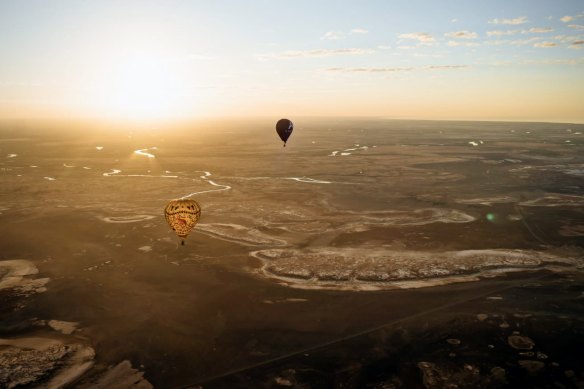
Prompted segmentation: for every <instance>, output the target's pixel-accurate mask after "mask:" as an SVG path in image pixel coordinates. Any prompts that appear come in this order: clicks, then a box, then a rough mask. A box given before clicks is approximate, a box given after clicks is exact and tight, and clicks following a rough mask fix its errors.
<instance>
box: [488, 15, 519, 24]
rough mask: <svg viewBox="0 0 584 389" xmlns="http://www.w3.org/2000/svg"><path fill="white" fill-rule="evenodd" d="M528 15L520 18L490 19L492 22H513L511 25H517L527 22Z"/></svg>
mask: <svg viewBox="0 0 584 389" xmlns="http://www.w3.org/2000/svg"><path fill="white" fill-rule="evenodd" d="M527 22H528V21H527V16H520V17H518V18H515V19H499V18H495V19H492V20H489V23H490V24H511V25H517V24H525V23H527Z"/></svg>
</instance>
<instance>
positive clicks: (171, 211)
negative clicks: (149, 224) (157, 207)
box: [164, 199, 201, 245]
mask: <svg viewBox="0 0 584 389" xmlns="http://www.w3.org/2000/svg"><path fill="white" fill-rule="evenodd" d="M164 216H165V217H166V222H167V223H168V225H169V226H170V228H172V230H173V231H174V232H176V234H177V235H178V237H179V238H180V239H181V244H183V245H184V244H185V239H186V238H187V236H189V233H190V232H191V230H192V229H193V227H194V226H195V224H197V222H198V221H199V218H200V217H201V207H200V205H199V203H197V202H196V201H195V200H189V199H178V200H172V201H171V202H169V203H168V205H167V206H166V208H164Z"/></svg>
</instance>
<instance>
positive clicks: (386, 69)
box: [325, 65, 470, 73]
mask: <svg viewBox="0 0 584 389" xmlns="http://www.w3.org/2000/svg"><path fill="white" fill-rule="evenodd" d="M469 67H470V66H468V65H430V66H425V67H423V68H415V67H382V68H377V67H375V68H373V67H370V68H327V69H325V71H327V72H337V73H399V72H411V71H414V70H454V69H467V68H469Z"/></svg>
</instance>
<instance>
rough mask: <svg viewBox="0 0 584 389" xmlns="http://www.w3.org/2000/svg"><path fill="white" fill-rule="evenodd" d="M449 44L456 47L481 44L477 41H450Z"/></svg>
mask: <svg viewBox="0 0 584 389" xmlns="http://www.w3.org/2000/svg"><path fill="white" fill-rule="evenodd" d="M447 45H448V46H450V47H456V46H464V47H475V46H480V43H477V42H461V41H448V43H447Z"/></svg>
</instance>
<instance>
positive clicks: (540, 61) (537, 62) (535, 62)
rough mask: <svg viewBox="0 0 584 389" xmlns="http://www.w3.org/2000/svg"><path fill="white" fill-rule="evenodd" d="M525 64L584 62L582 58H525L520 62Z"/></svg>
mask: <svg viewBox="0 0 584 389" xmlns="http://www.w3.org/2000/svg"><path fill="white" fill-rule="evenodd" d="M522 63H523V64H526V65H579V64H584V58H578V59H573V58H571V59H563V58H558V59H527V60H525V61H523V62H522Z"/></svg>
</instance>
